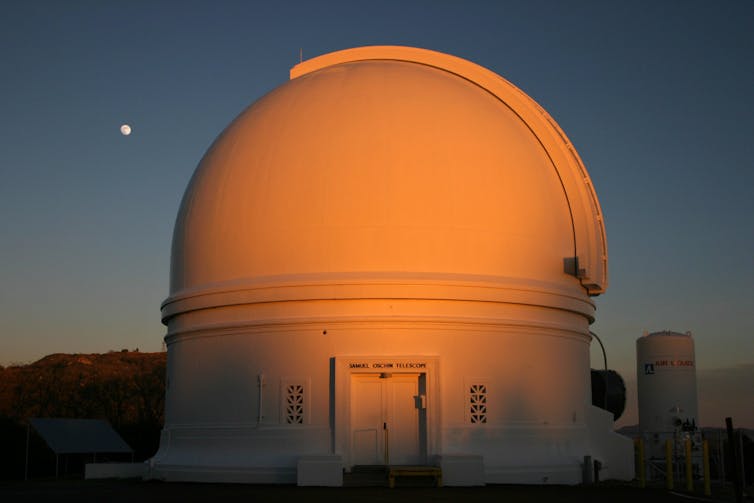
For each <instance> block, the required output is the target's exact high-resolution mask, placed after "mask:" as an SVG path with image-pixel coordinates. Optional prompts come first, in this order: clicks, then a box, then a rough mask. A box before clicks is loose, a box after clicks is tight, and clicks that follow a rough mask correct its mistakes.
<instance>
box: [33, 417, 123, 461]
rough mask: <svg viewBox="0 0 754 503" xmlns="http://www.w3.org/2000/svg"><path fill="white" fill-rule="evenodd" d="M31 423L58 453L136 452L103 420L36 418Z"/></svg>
mask: <svg viewBox="0 0 754 503" xmlns="http://www.w3.org/2000/svg"><path fill="white" fill-rule="evenodd" d="M30 422H31V425H32V426H33V427H34V430H36V432H37V433H39V435H40V436H41V437H42V438H43V439H44V441H45V442H46V443H47V445H48V446H49V447H50V449H52V450H53V451H54V452H55V454H80V453H121V452H124V453H132V452H133V450H132V449H131V447H129V446H128V444H127V443H126V442H125V441H124V440H123V439H122V438H121V437H120V435H118V433H117V432H116V431H115V430H113V428H112V426H110V423H108V422H107V421H103V420H101V419H62V418H32V419H30Z"/></svg>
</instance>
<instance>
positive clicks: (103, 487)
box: [0, 480, 752, 503]
mask: <svg viewBox="0 0 754 503" xmlns="http://www.w3.org/2000/svg"><path fill="white" fill-rule="evenodd" d="M716 492H717V494H714V493H713V498H711V499H710V498H704V497H703V496H702V495H701V494H700V493H697V494H693V495H691V494H690V495H683V494H682V493H681V492H680V491H679V492H668V491H666V490H664V489H660V488H648V489H640V488H638V487H636V486H634V485H630V484H610V483H600V484H596V485H592V486H520V485H490V486H485V487H441V488H435V487H427V486H425V487H417V486H413V487H407V486H402V487H401V486H400V485H399V486H397V487H396V488H394V489H389V488H387V487H334V488H329V487H296V486H292V485H291V486H287V485H244V484H199V483H179V482H170V483H165V482H155V481H149V482H145V481H140V480H42V481H40V480H34V481H29V482H0V502H3V503H15V502H35V503H37V502H38V503H66V502H76V503H88V502H97V503H104V502H108V503H109V502H113V503H120V502H123V503H125V502H129V503H152V502H154V503H158V502H159V503H167V502H172V501H175V502H187V503H191V502H204V501H208V502H212V503H220V502H223V503H225V502H235V501H239V502H240V501H244V502H257V501H259V502H265V503H268V502H269V503H273V502H296V503H319V502H322V503H339V502H344V503H345V502H348V503H383V502H384V503H387V502H390V503H403V502H406V503H409V502H410V503H423V502H439V503H445V502H447V503H450V502H462V503H482V502H485V503H488V502H521V503H535V502H536V503H541V502H574V503H592V502H594V503H597V502H599V503H637V502H639V503H660V502H662V503H674V502H686V503H689V502H694V501H710V502H712V501H714V502H731V503H732V502H733V501H734V498H733V495H732V493H731V492H730V491H716ZM745 501H747V503H748V502H750V501H752V499H746V500H745Z"/></svg>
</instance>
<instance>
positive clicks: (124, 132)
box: [120, 124, 131, 136]
mask: <svg viewBox="0 0 754 503" xmlns="http://www.w3.org/2000/svg"><path fill="white" fill-rule="evenodd" d="M120 134H122V135H123V136H128V135H130V134H131V126H129V125H128V124H123V125H122V126H121V127H120Z"/></svg>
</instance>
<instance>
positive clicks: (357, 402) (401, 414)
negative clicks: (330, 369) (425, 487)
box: [351, 374, 426, 465]
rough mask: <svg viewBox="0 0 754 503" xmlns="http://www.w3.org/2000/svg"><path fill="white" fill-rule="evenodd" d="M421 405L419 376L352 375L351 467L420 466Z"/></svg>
mask: <svg viewBox="0 0 754 503" xmlns="http://www.w3.org/2000/svg"><path fill="white" fill-rule="evenodd" d="M423 404H424V400H422V398H421V396H420V389H419V374H392V375H389V376H385V375H383V376H382V377H381V376H380V375H379V374H353V376H352V380H351V464H352V465H383V464H385V465H387V464H390V465H411V464H423V463H424V462H425V459H424V458H425V455H424V448H423V446H424V445H426V442H423V441H422V439H421V438H420V434H424V432H425V431H426V428H424V427H423V426H422V425H421V424H420V421H421V420H424V418H426V415H425V414H424V413H420V412H421V409H422V407H423Z"/></svg>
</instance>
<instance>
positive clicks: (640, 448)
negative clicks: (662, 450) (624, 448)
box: [636, 438, 647, 487]
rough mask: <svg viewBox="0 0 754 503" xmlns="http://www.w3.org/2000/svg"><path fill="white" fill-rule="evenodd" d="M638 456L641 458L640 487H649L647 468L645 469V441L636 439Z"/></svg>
mask: <svg viewBox="0 0 754 503" xmlns="http://www.w3.org/2000/svg"><path fill="white" fill-rule="evenodd" d="M636 448H637V456H638V458H639V463H638V465H639V466H638V470H639V487H646V486H647V476H646V468H645V467H644V439H643V438H638V439H636Z"/></svg>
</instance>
